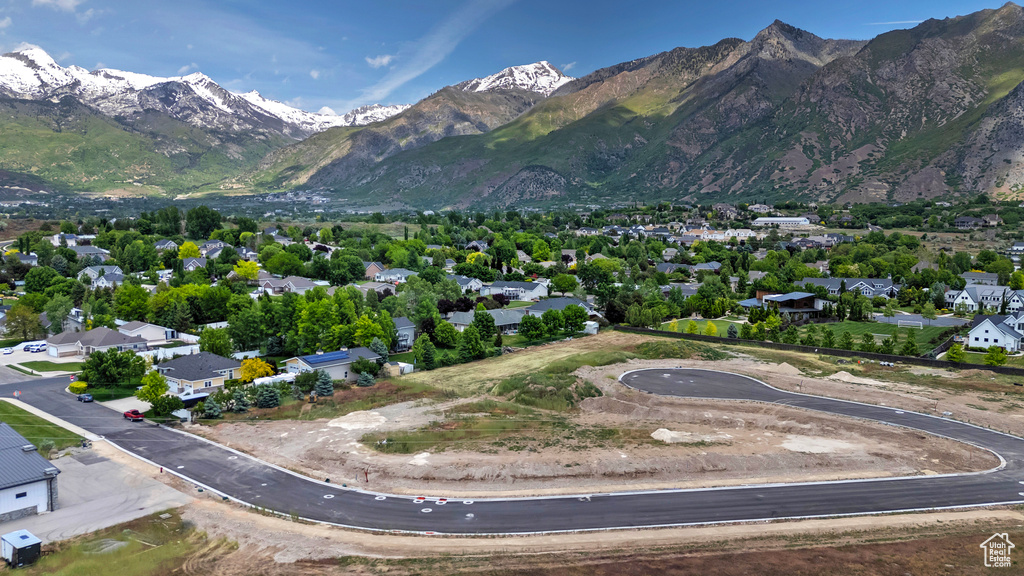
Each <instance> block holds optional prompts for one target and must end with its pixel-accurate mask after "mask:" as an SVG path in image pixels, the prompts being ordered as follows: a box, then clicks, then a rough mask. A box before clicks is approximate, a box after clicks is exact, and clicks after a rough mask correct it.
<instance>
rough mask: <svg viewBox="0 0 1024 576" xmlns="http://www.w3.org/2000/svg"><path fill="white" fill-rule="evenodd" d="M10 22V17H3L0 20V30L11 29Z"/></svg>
mask: <svg viewBox="0 0 1024 576" xmlns="http://www.w3.org/2000/svg"><path fill="white" fill-rule="evenodd" d="M11 22H12V20H11V17H10V16H5V17H4V18H0V30H5V29H7V28H10V27H11Z"/></svg>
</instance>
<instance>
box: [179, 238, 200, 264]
mask: <svg viewBox="0 0 1024 576" xmlns="http://www.w3.org/2000/svg"><path fill="white" fill-rule="evenodd" d="M199 257H200V253H199V246H196V245H195V243H194V242H185V243H184V244H182V245H181V246H180V247H178V259H179V260H184V259H185V258H199Z"/></svg>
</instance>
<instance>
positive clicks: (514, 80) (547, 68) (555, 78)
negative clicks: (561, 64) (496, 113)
mask: <svg viewBox="0 0 1024 576" xmlns="http://www.w3.org/2000/svg"><path fill="white" fill-rule="evenodd" d="M573 80H574V78H571V77H569V76H566V75H565V74H563V73H562V71H561V70H559V69H558V68H556V67H555V66H554V65H552V64H551V63H550V62H548V61H546V60H541V61H540V62H535V63H533V64H526V65H523V66H511V67H509V68H505V69H504V70H502V71H501V72H498V73H497V74H492V75H490V76H487V77H485V78H477V79H475V80H469V81H467V82H463V83H461V84H458V85H456V88H459V89H461V90H464V91H466V92H490V91H493V90H512V89H520V90H529V91H530V92H537V93H539V94H543V95H545V96H550V95H551V93H552V92H554V91H555V90H557V89H558V88H559V87H561V86H563V85H565V84H568V83H569V82H572V81H573Z"/></svg>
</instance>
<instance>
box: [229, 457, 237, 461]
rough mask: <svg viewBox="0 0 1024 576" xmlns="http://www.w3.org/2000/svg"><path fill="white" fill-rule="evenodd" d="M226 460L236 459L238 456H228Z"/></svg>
mask: <svg viewBox="0 0 1024 576" xmlns="http://www.w3.org/2000/svg"><path fill="white" fill-rule="evenodd" d="M228 460H238V456H228Z"/></svg>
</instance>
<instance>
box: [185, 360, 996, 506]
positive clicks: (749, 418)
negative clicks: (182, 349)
mask: <svg viewBox="0 0 1024 576" xmlns="http://www.w3.org/2000/svg"><path fill="white" fill-rule="evenodd" d="M677 365H694V366H703V367H707V366H708V363H707V362H699V361H694V362H690V361H680V360H668V361H666V360H632V361H630V362H629V363H627V364H625V365H623V364H618V365H613V366H606V367H601V368H591V367H584V368H581V369H580V370H578V371H577V374H578V375H579V376H580V377H581V378H584V379H587V380H589V381H591V382H594V383H595V384H597V385H598V386H599V387H601V388H602V389H603V391H604V393H605V396H603V397H600V398H588V399H586V400H585V401H584V402H583V403H582V405H581V410H580V411H579V412H578V413H575V414H571V415H568V416H559V415H554V414H552V415H551V417H552V418H554V417H565V418H568V419H569V422H570V423H571V426H572V427H576V428H583V429H585V430H597V431H604V430H623V429H628V430H631V431H633V434H631V435H630V438H631V439H629V440H604V439H602V437H601V436H600V435H599V434H595V435H593V436H592V437H587V438H588V440H585V441H583V442H580V441H579V440H578V438H574V439H573V441H572V442H568V441H567V442H561V443H555V445H553V446H547V447H541V446H538V445H536V444H531V443H530V442H529V440H530V439H529V438H516V437H513V438H514V439H513V440H508V441H502V442H500V443H499V442H495V443H493V444H491V443H479V442H477V443H470V444H462V443H461V442H457V441H453V442H451V443H450V444H447V445H441V446H440V447H431V449H429V450H425V451H422V452H418V453H416V454H382V453H379V452H377V451H376V450H373V449H371V448H369V447H367V446H364V445H363V444H361V443H360V442H359V440H360V438H361V437H362V436H363V435H364V434H366V433H367V432H369V431H389V430H412V429H416V428H420V427H423V426H426V425H427V424H429V423H431V422H432V421H436V420H443V418H444V416H443V413H444V411H445V410H447V409H449V408H452V407H453V406H455V405H457V404H459V403H461V402H465V401H466V400H455V401H447V402H443V403H436V404H433V403H429V402H426V401H418V402H406V403H401V404H395V405H392V406H387V407H384V408H380V409H376V410H373V411H369V412H356V413H352V414H348V415H346V416H343V417H341V418H336V419H334V420H314V421H294V420H288V421H264V422H258V423H240V422H236V423H222V424H218V425H216V426H213V427H205V426H204V427H198V426H197V427H192V428H191V430H192V431H196V432H198V433H201V434H202V435H204V436H206V437H208V438H211V439H213V440H216V441H218V442H222V443H224V444H226V445H229V446H231V447H233V448H237V449H240V450H243V451H245V452H248V453H252V454H255V455H257V456H259V457H261V458H264V459H266V460H269V461H271V462H273V463H275V464H278V465H280V466H283V467H286V468H290V469H293V470H297V471H300V472H303V473H306V474H310V475H312V476H314V477H329V478H336V479H337V478H340V479H343V480H342V481H347V482H351V483H353V484H356V485H360V486H365V487H367V488H369V489H372V490H381V491H389V492H396V493H405V494H413V493H416V494H419V493H436V494H444V493H455V492H457V493H458V494H461V495H465V496H475V497H484V496H496V495H510V494H521V495H525V494H538V495H539V494H560V493H562V494H564V493H580V492H590V491H616V490H638V489H661V488H695V487H705V486H724V485H734V484H751V483H767V482H794V481H812V480H835V479H844V478H866V477H883V476H907V475H916V474H943V473H949V472H956V471H965V470H984V469H988V468H991V467H994V466H996V465H998V461H997V459H996V458H995V457H994V456H992V455H991V454H990V453H988V452H985V451H982V450H977V449H974V448H971V447H968V446H966V445H963V444H960V443H957V442H953V441H949V440H944V439H941V438H936V437H932V436H928V435H924V434H920V433H917V432H914V431H910V430H899V429H896V430H894V429H893V428H891V427H889V426H883V425H875V424H871V423H868V422H862V421H859V420H854V419H844V418H836V417H832V416H824V415H818V414H815V413H813V412H808V411H804V410H798V409H793V408H786V407H783V406H774V405H771V406H769V405H764V404H758V403H743V402H714V401H704V400H701V401H692V400H684V399H674V398H661V397H657V396H652V395H648V394H641V393H638V392H635V391H632V390H630V389H628V388H626V387H624V386H622V385H621V384H619V383H618V381H617V377H618V375H620V374H621V373H622V372H624V371H626V370H629V369H635V368H638V367H655V366H677ZM715 366H716V367H719V368H722V369H725V370H730V371H737V372H742V371H747V372H750V373H755V374H760V375H762V376H764V375H765V371H766V368H769V369H771V370H774V371H775V373H772V374H771V375H770V378H768V379H769V380H770V381H771V382H772V383H776V381H777V380H778V381H779V382H781V383H788V382H789V379H794V382H795V385H796V386H800V384H799V382H800V379H799V378H798V377H796V376H794V375H795V374H798V373H799V372H798V371H797V370H796V369H795V368H792V367H791V366H788V365H781V366H766V365H764V364H760V363H757V362H756V361H754V360H750V359H738V360H731V361H727V362H720V363H716V365H715ZM808 382H809V381H808ZM820 385H821V386H849V385H847V384H842V383H832V382H831V381H828V382H826V383H822V384H820ZM803 386H804V391H809V390H808V389H807V386H809V384H804V385H803ZM857 390H858V391H861V392H864V391H866V390H871V389H870V388H865V386H864V385H860V386H859V387H858V388H857ZM878 393H879V394H884V393H882V392H878ZM899 404H900V406H904V405H905V403H904V402H902V401H901V402H900V403H899ZM527 433H528V431H527ZM566 434H567V435H568V434H569V433H568V432H567V433H566ZM655 439H656V440H657V441H655Z"/></svg>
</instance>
